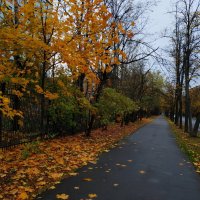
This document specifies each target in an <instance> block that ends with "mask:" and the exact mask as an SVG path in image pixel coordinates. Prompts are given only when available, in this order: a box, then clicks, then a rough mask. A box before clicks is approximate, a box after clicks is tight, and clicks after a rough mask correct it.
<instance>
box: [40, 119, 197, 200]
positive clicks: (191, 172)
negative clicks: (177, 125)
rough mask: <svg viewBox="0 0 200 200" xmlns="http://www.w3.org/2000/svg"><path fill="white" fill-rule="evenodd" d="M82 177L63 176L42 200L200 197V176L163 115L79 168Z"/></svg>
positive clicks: (189, 199)
mask: <svg viewBox="0 0 200 200" xmlns="http://www.w3.org/2000/svg"><path fill="white" fill-rule="evenodd" d="M78 172H79V175H78V176H74V177H69V178H67V179H64V180H63V181H62V182H61V183H60V184H58V185H56V189H53V190H48V191H46V192H44V193H43V194H41V195H40V196H38V199H45V200H52V199H56V195H57V194H62V193H64V194H68V195H69V199H70V200H80V199H81V200H87V199H91V198H90V197H88V194H96V195H97V198H95V199H98V200H200V176H199V175H198V174H197V173H196V172H195V169H194V167H193V166H192V164H191V163H190V162H189V160H188V158H187V157H186V156H185V155H184V154H183V153H182V152H181V151H180V149H179V148H178V146H177V144H176V141H175V138H174V137H173V135H172V133H171V130H170V127H169V125H168V123H167V122H166V120H165V119H164V118H163V117H159V118H157V119H156V120H154V121H153V122H152V123H150V124H148V125H146V126H144V127H142V128H140V129H139V130H138V131H137V132H135V133H134V134H133V135H131V136H129V137H127V138H126V139H124V140H123V141H121V142H120V143H119V144H118V146H117V147H116V148H114V149H112V150H111V151H109V152H105V153H103V154H102V155H101V156H100V158H99V160H98V162H97V164H90V165H88V166H85V167H83V168H81V169H80V170H79V171H78Z"/></svg>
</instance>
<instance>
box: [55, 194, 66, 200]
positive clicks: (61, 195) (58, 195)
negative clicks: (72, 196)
mask: <svg viewBox="0 0 200 200" xmlns="http://www.w3.org/2000/svg"><path fill="white" fill-rule="evenodd" d="M56 198H57V199H65V200H66V199H69V195H67V194H57V195H56Z"/></svg>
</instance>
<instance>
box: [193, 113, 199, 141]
mask: <svg viewBox="0 0 200 200" xmlns="http://www.w3.org/2000/svg"><path fill="white" fill-rule="evenodd" d="M199 124H200V112H199V113H198V114H197V117H196V122H195V124H194V129H193V131H192V134H191V136H192V137H197V133H198V130H199Z"/></svg>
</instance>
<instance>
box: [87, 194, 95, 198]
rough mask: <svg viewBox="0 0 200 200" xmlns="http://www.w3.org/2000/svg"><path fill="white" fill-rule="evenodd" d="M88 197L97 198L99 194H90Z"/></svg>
mask: <svg viewBox="0 0 200 200" xmlns="http://www.w3.org/2000/svg"><path fill="white" fill-rule="evenodd" d="M88 197H89V198H91V199H94V198H97V195H96V194H88Z"/></svg>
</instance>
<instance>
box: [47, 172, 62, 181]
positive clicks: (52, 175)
mask: <svg viewBox="0 0 200 200" xmlns="http://www.w3.org/2000/svg"><path fill="white" fill-rule="evenodd" d="M50 176H51V177H52V178H53V179H55V180H57V179H60V178H61V177H62V176H63V173H51V174H50Z"/></svg>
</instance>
